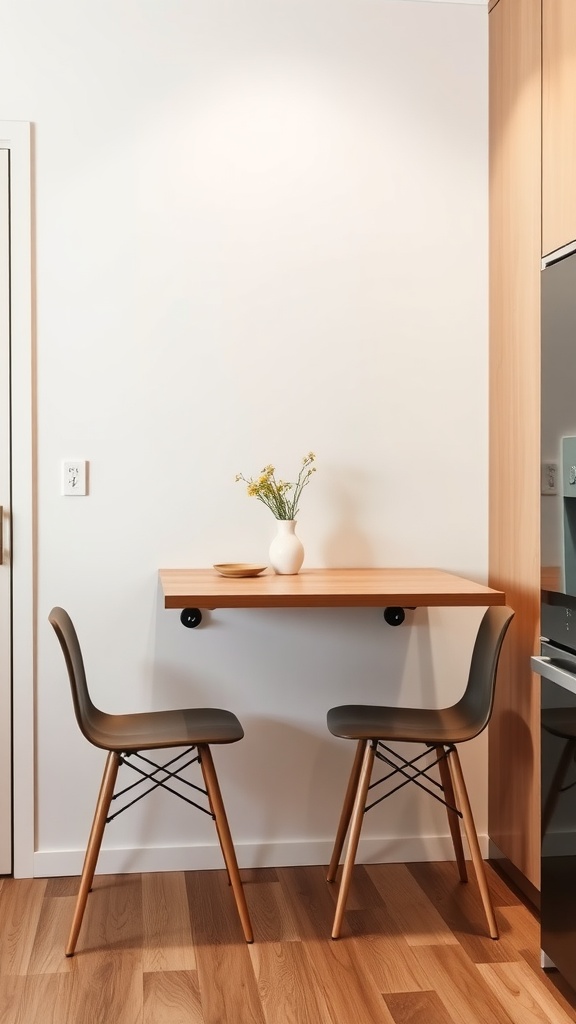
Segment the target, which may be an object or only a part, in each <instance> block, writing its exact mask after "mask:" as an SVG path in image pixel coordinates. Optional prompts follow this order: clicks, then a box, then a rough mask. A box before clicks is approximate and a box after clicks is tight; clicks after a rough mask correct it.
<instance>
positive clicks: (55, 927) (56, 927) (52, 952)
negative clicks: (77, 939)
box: [28, 896, 76, 974]
mask: <svg viewBox="0 0 576 1024" xmlns="http://www.w3.org/2000/svg"><path fill="white" fill-rule="evenodd" d="M75 903H76V897H75V896H57V897H51V896H46V897H45V898H44V900H43V903H42V910H41V912H40V917H39V919H38V926H37V928H36V936H35V940H34V948H33V950H32V954H31V956H30V963H29V965H28V973H29V974H66V973H68V971H71V970H72V960H71V959H70V958H69V957H67V956H65V954H64V949H65V945H66V939H67V938H68V932H69V931H70V922H71V921H72V915H73V913H74V904H75Z"/></svg>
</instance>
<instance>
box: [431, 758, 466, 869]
mask: <svg viewBox="0 0 576 1024" xmlns="http://www.w3.org/2000/svg"><path fill="white" fill-rule="evenodd" d="M436 754H437V756H438V757H439V758H440V760H439V761H438V768H439V771H440V781H441V783H442V789H443V790H444V798H445V800H446V803H447V804H450V807H447V808H446V812H447V814H448V825H449V827H450V834H451V836H452V845H453V846H454V853H455V855H456V864H457V867H458V874H459V876H460V881H461V882H467V881H468V871H467V870H466V859H465V857H464V847H463V846H462V833H461V832H460V818H459V817H458V815H457V814H456V811H453V810H451V809H450V808H451V807H456V797H455V796H454V786H453V785H452V776H451V774H450V765H449V763H448V760H447V759H446V757H445V756H444V755H445V750H444V747H442V746H439V747H436Z"/></svg>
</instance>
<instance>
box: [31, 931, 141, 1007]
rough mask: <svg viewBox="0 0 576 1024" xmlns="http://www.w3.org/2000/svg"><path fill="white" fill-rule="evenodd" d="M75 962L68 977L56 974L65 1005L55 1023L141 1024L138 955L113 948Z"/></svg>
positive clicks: (139, 964) (78, 957)
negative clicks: (62, 987)
mask: <svg viewBox="0 0 576 1024" xmlns="http://www.w3.org/2000/svg"><path fill="white" fill-rule="evenodd" d="M73 963H74V965H75V967H74V969H73V970H72V971H71V972H70V973H69V974H66V975H53V977H55V978H60V979H61V984H62V985H63V986H64V990H63V993H62V994H61V1003H63V1004H64V1005H63V1006H62V1011H61V1016H60V1018H59V1020H58V1021H56V1020H55V1021H54V1024H77V1022H78V1024H80V1022H82V1024H83V1022H85V1021H86V1022H93V1024H96V1022H98V1024H99V1022H100V1021H102V1022H106V1024H108V1022H110V1024H112V1022H113V1024H142V1016H143V988H144V986H143V977H142V965H141V958H140V956H139V955H138V954H137V953H134V952H130V951H127V950H117V949H116V950H115V949H114V948H110V949H109V950H108V951H107V952H101V953H98V954H94V953H92V954H88V955H86V956H84V957H82V956H80V955H77V956H75V957H74V958H73ZM38 1020H39V1021H41V1020H42V1018H38Z"/></svg>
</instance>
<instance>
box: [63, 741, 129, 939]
mask: <svg viewBox="0 0 576 1024" xmlns="http://www.w3.org/2000/svg"><path fill="white" fill-rule="evenodd" d="M119 767H120V756H119V754H117V753H115V752H114V751H113V750H111V751H110V752H109V754H108V757H107V758H106V765H105V768H104V774H103V776H102V782H101V784H100V792H99V794H98V801H97V803H96V811H95V813H94V820H93V821H92V828H91V829H90V838H89V839H88V846H87V847H86V854H85V857H84V866H83V868H82V878H81V879H80V889H79V891H78V897H77V899H76V907H75V909H74V917H73V919H72V927H71V929H70V935H69V937H68V944H67V946H66V956H73V955H74V950H75V949H76V943H77V941H78V935H79V932H80V927H81V925H82V918H83V917H84V911H85V909H86V901H87V899H88V893H89V892H90V889H91V888H92V882H93V881H94V872H95V870H96V863H97V861H98V854H99V853H100V847H101V845H102V836H103V835H104V829H105V827H106V818H107V816H108V810H109V807H110V801H111V800H112V797H113V795H114V786H115V785H116V776H117V775H118V768H119Z"/></svg>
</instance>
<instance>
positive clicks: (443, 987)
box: [418, 945, 510, 1024]
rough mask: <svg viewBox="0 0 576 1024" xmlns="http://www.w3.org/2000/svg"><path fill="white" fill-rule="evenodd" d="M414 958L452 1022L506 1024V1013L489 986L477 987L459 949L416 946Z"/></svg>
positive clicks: (475, 974) (475, 975)
mask: <svg viewBox="0 0 576 1024" xmlns="http://www.w3.org/2000/svg"><path fill="white" fill-rule="evenodd" d="M418 956H419V958H420V961H421V964H422V967H423V969H424V970H425V971H426V973H427V975H428V978H429V980H430V987H431V988H433V989H434V991H436V992H437V993H438V995H439V997H440V999H441V1001H442V1003H443V1004H444V1006H445V1007H446V1009H447V1011H448V1013H449V1014H450V1016H452V1017H453V1019H454V1021H455V1022H458V1024H459V1022H466V1024H510V1017H509V1014H508V1012H507V1010H506V1009H505V1007H504V1006H503V1005H502V1004H501V1003H500V1002H499V1000H498V998H497V996H496V995H495V993H494V992H493V991H492V990H491V988H490V986H488V985H486V984H479V973H478V968H477V967H476V965H475V964H473V963H472V962H471V961H470V960H469V959H468V957H467V956H466V953H465V952H464V950H463V949H462V948H461V947H460V946H446V945H440V946H420V948H419V949H418Z"/></svg>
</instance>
